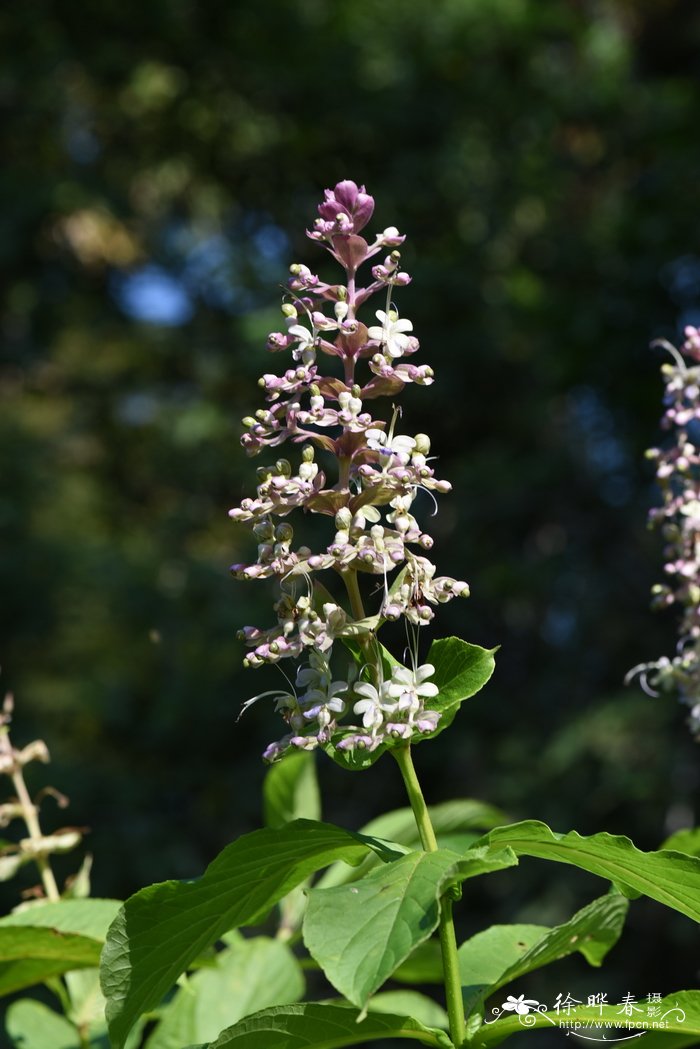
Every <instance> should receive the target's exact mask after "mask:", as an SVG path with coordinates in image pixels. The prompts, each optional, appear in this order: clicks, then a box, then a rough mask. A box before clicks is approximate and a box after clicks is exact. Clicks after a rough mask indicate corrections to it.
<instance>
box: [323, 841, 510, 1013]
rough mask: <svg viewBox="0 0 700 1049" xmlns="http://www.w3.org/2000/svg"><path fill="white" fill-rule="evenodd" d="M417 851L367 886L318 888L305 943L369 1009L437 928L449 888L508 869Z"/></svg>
mask: <svg viewBox="0 0 700 1049" xmlns="http://www.w3.org/2000/svg"><path fill="white" fill-rule="evenodd" d="M473 860H474V862H472V861H471V860H469V859H467V860H465V859H463V858H462V857H460V856H459V855H458V854H457V853H453V852H448V851H447V850H445V849H440V850H438V851H437V852H411V853H409V854H408V855H407V856H403V857H402V858H401V859H399V860H396V861H395V862H394V863H388V864H385V865H384V866H383V867H381V868H379V869H377V870H374V871H371V872H370V873H369V874H368V875H366V877H364V878H363V879H362V880H361V881H358V882H354V883H353V884H352V885H340V886H335V887H333V888H331V889H312V890H311V892H310V893H309V904H308V907H307V911H306V915H305V918H304V943H305V944H306V947H307V948H308V950H309V953H310V954H311V956H312V957H313V958H315V959H316V961H317V962H318V963H319V965H320V966H321V968H322V969H323V971H324V973H325V974H326V976H327V978H328V980H329V981H330V983H332V984H333V986H334V987H335V988H336V989H337V990H338V991H340V993H341V994H342V995H344V997H345V998H347V999H348V1000H349V1001H351V1002H352V1003H353V1004H354V1005H357V1006H358V1007H360V1008H363V1007H364V1006H365V1005H366V1004H367V1001H368V999H369V998H370V996H371V995H373V994H374V992H375V991H377V990H378V989H379V988H380V987H381V986H382V984H383V983H384V982H385V981H386V980H387V979H388V978H389V977H390V976H391V974H392V973H393V972H394V970H395V969H396V968H397V967H398V966H399V965H400V964H401V963H402V962H403V961H405V960H406V958H408V957H409V955H410V954H411V952H412V951H413V950H414V949H415V948H416V946H417V945H418V944H419V943H422V942H423V941H424V940H427V939H428V937H429V936H430V934H431V933H432V932H433V931H434V930H435V929H436V928H437V925H438V921H439V918H440V897H441V895H442V894H443V892H444V891H445V889H446V887H447V886H448V885H450V884H456V883H457V882H460V881H464V880H465V879H466V878H470V877H473V876H475V875H478V874H483V873H486V872H487V871H489V870H496V869H499V868H500V867H507V866H510V865H511V864H512V863H513V862H514V857H513V855H512V853H508V852H504V853H502V854H501V856H500V857H497V856H495V855H492V856H491V860H492V861H494V862H492V863H489V862H488V860H486V861H485V859H484V857H477V855H476V853H475V854H474V856H473Z"/></svg>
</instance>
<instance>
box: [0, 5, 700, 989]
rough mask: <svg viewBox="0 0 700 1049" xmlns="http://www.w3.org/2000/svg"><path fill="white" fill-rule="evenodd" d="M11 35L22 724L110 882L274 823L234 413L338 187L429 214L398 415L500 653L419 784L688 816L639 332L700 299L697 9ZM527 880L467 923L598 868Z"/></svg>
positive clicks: (339, 778) (474, 612) (196, 866)
mask: <svg viewBox="0 0 700 1049" xmlns="http://www.w3.org/2000/svg"><path fill="white" fill-rule="evenodd" d="M0 35H1V38H2V41H3V63H2V70H1V71H0V112H1V116H2V119H1V120H0V141H1V142H2V156H3V161H4V163H3V166H2V170H0V190H1V193H2V200H3V208H2V215H1V217H0V229H1V231H2V236H0V265H2V269H3V271H4V282H3V287H2V358H3V369H2V375H1V378H0V398H1V406H0V435H1V436H0V472H1V475H2V479H3V483H2V489H1V491H0V527H1V529H2V546H1V548H0V578H1V580H2V594H3V599H2V603H1V606H0V617H1V619H2V632H1V636H2V650H1V651H0V657H1V659H2V663H3V681H4V686H5V687H6V688H11V689H13V690H14V691H15V693H16V695H17V701H18V714H17V718H16V728H15V731H14V736H15V738H16V741H17V743H21V742H23V738H24V737H25V736H26V738H27V739H28V738H30V737H32V736H33V735H34V734H37V733H39V734H41V735H42V736H43V737H44V738H45V739H46V740H47V742H48V743H49V745H50V748H51V751H52V755H53V758H54V764H53V766H52V768H51V778H52V781H53V782H55V783H56V785H57V786H58V787H60V788H61V789H62V790H65V791H66V792H67V793H69V794H70V795H71V797H72V806H71V810H70V818H71V820H72V821H73V822H75V823H77V824H80V825H89V826H90V827H92V829H93V833H92V835H91V841H92V845H91V847H92V848H93V849H94V852H95V854H96V863H95V868H94V885H95V891H96V892H98V893H101V894H107V895H120V896H121V895H124V894H126V893H129V892H131V891H133V890H135V889H136V888H137V887H139V886H141V885H142V884H144V883H146V882H147V881H149V880H155V879H162V878H166V877H187V876H191V875H195V874H198V873H199V872H200V871H201V870H202V868H203V867H204V865H205V864H206V862H208V860H209V859H210V858H211V857H212V856H213V855H214V853H215V852H216V851H217V849H218V848H220V847H221V846H222V845H223V844H224V843H225V842H227V841H229V840H230V839H231V838H232V837H233V836H234V835H235V834H237V833H239V832H241V831H244V830H247V829H250V828H251V827H253V826H254V825H256V824H257V823H258V821H259V815H260V814H259V807H260V802H259V796H260V794H259V786H260V783H261V780H262V776H263V770H262V768H261V766H260V764H259V759H258V754H259V752H260V751H261V750H262V748H263V746H264V745H265V744H266V743H267V742H268V741H269V740H270V739H272V738H275V735H276V733H277V732H278V728H279V726H278V724H277V722H276V719H275V718H274V716H273V714H272V712H271V710H270V709H268V708H266V707H265V706H264V704H263V703H260V704H258V705H257V706H256V707H255V708H254V709H253V710H252V711H251V712H250V713H249V714H248V715H247V716H246V718H245V719H244V721H243V722H240V723H237V722H236V718H237V715H238V712H239V709H240V705H241V703H242V701H243V700H245V699H246V698H248V697H249V696H250V695H251V694H253V693H255V692H259V691H262V690H263V689H264V688H266V687H271V686H270V684H267V683H266V682H267V681H268V680H269V681H270V683H272V684H274V683H276V678H275V676H274V675H273V673H272V671H269V673H268V672H267V671H261V672H259V673H257V674H255V675H254V676H253V674H252V673H251V672H248V673H247V674H244V673H243V672H242V671H241V669H240V660H241V655H242V653H241V647H240V644H239V643H238V642H236V641H235V631H236V629H237V628H238V627H240V626H241V625H242V624H243V623H244V622H245V623H257V624H264V623H266V622H267V620H268V619H269V612H268V611H267V609H268V607H269V602H270V591H269V590H268V589H266V586H265V585H263V584H259V585H253V584H251V585H249V586H247V587H244V586H243V585H241V584H237V583H234V582H232V581H230V580H229V578H228V576H227V565H228V564H229V563H230V562H232V561H234V560H236V559H238V558H239V557H240V556H241V554H242V553H244V552H245V550H247V549H249V546H248V545H247V544H248V540H247V538H246V537H245V536H244V535H242V534H241V530H237V529H235V528H234V527H233V526H231V525H230V523H229V521H228V519H227V517H226V510H227V509H228V507H229V506H230V505H233V504H234V503H235V502H237V501H238V500H239V499H240V497H241V495H242V494H244V493H247V492H249V491H250V490H251V488H252V486H253V484H254V468H253V466H252V465H251V464H250V463H249V462H247V461H245V459H244V457H243V455H242V453H241V450H240V448H239V445H238V435H239V432H240V428H239V420H240V418H241V417H242V416H243V415H245V414H248V413H249V412H250V410H251V408H253V407H256V406H258V404H259V391H258V388H257V386H256V380H257V376H258V375H259V374H261V373H262V372H263V371H265V370H274V369H275V367H276V365H277V364H278V362H277V361H270V360H269V359H268V358H267V357H266V355H265V351H264V342H265V335H266V333H267V332H268V331H269V330H271V329H272V328H274V327H278V314H277V312H276V307H277V304H278V302H279V287H278V285H279V284H280V283H281V282H282V281H283V280H284V279H285V275H286V267H287V266H288V264H289V263H290V262H292V261H295V260H299V261H304V262H307V263H308V264H309V265H311V267H312V268H315V267H316V266H317V265H318V259H319V252H318V249H317V248H315V247H314V246H313V245H311V244H310V243H309V242H307V241H306V239H305V237H304V235H303V230H304V228H305V226H307V225H308V224H310V222H311V221H312V219H313V216H314V214H315V205H316V203H317V200H318V199H319V198H320V194H321V191H322V189H323V188H324V187H325V186H332V185H333V184H334V183H335V182H336V181H338V180H339V179H341V178H353V179H355V180H356V181H358V182H364V183H366V185H367V187H368V189H369V190H370V192H372V193H373V194H374V195H375V197H376V199H377V212H376V221H377V223H378V225H377V228H382V226H386V225H389V224H395V225H397V226H398V227H399V228H400V229H401V231H402V232H405V233H407V234H408V238H409V239H408V240H407V242H406V246H405V250H404V253H403V262H404V264H405V266H406V268H407V269H408V270H409V271H410V272H411V273H412V274H413V276H414V283H413V285H412V286H411V288H409V289H408V290H406V291H402V292H401V293H400V299H399V304H400V308H401V310H402V312H406V313H408V315H410V316H411V318H412V319H413V321H414V325H415V330H416V333H417V334H418V336H419V338H420V339H421V342H422V351H421V360H422V361H426V362H429V363H430V364H431V365H433V366H434V368H435V371H436V375H437V381H436V383H435V385H434V386H433V387H431V388H430V389H428V390H424V389H421V390H411V391H409V393H408V394H407V396H406V397H405V399H404V408H405V417H404V418H405V425H406V427H407V430H408V432H418V431H421V430H422V431H428V432H429V433H430V434H431V436H432V438H433V448H434V449H435V451H436V452H437V454H439V456H440V470H439V473H440V476H445V477H448V478H449V479H451V480H452V482H453V484H454V488H455V491H454V494H453V495H452V496H451V497H450V498H447V499H444V500H442V505H441V511H440V515H439V516H438V517H437V518H435V520H434V522H433V523H434V531H435V536H436V560H437V562H438V565H439V566H441V568H442V569H443V570H445V571H449V573H450V574H454V575H455V576H457V577H462V578H466V579H467V580H469V582H470V584H471V587H472V593H473V596H472V598H471V599H470V600H469V602H454V603H453V605H450V606H449V607H447V608H446V609H445V610H444V612H443V614H442V615H441V616H440V617H439V618H438V621H437V624H436V626H437V632H438V633H439V634H449V633H452V632H454V633H458V634H459V635H460V636H463V637H465V638H466V639H468V640H469V641H472V642H475V643H480V644H484V645H489V646H492V645H495V644H499V643H500V644H501V645H502V648H501V651H500V653H499V660H498V666H497V671H496V675H495V677H494V679H493V681H492V683H491V684H490V685H489V687H488V689H487V690H486V691H485V692H484V693H483V694H482V695H480V696H478V697H477V698H476V699H475V700H474V701H473V702H472V704H471V705H468V706H467V707H465V709H464V711H463V712H462V713H461V715H460V717H459V719H458V721H457V722H456V724H455V726H454V727H453V728H452V730H451V731H450V732H449V733H446V734H444V735H443V736H442V737H441V739H440V741H439V742H438V743H436V744H435V745H434V746H433V747H426V748H421V749H420V752H419V764H420V766H421V768H422V770H423V773H424V776H425V780H426V790H427V793H428V794H429V796H430V797H431V799H432V800H434V801H439V800H443V799H446V798H450V797H454V796H458V795H463V794H469V795H473V796H477V797H483V798H485V799H487V800H489V801H490V802H492V803H494V804H497V805H500V806H502V807H505V808H506V809H507V810H509V811H510V812H511V813H512V814H513V816H514V817H520V816H533V817H538V818H542V819H545V820H548V821H549V822H551V823H553V824H554V826H555V827H557V828H560V829H562V830H566V829H569V828H570V827H576V828H577V829H579V830H580V831H581V832H582V833H589V832H592V831H594V830H601V829H608V830H611V831H615V832H621V833H628V834H631V835H632V836H633V837H634V838H635V840H636V841H637V843H638V844H639V845H640V846H641V847H646V848H653V847H654V846H655V845H656V844H657V843H658V842H659V841H661V840H662V839H663V837H664V836H665V835H666V833H668V832H670V831H671V830H673V829H676V828H677V827H678V826H680V825H684V824H688V823H691V822H693V819H694V816H695V805H696V795H697V789H698V755H697V749H696V747H695V745H693V744H692V743H691V741H690V740H689V739H688V738H687V734H686V731H685V728H684V726H683V717H682V712H681V711H680V710H679V709H677V708H674V706H673V705H672V704H669V703H668V702H667V701H661V700H659V701H652V700H650V699H648V698H647V697H645V696H643V695H640V694H639V693H638V692H637V691H635V690H634V689H630V690H629V691H627V692H624V691H623V690H622V686H621V682H622V678H623V676H624V674H625V672H626V671H627V669H628V668H629V667H630V666H631V665H633V664H634V663H637V662H640V661H643V660H645V659H649V658H655V657H657V656H658V655H660V654H661V653H662V652H664V651H668V650H669V649H670V647H671V646H672V645H673V643H674V641H673V622H672V618H669V619H667V620H662V619H658V618H657V619H654V618H653V617H652V616H651V614H650V613H649V611H648V591H649V587H650V585H651V583H652V582H653V581H654V580H655V579H656V578H658V577H659V574H660V571H661V550H660V547H661V543H660V540H659V538H658V537H653V536H652V537H649V536H648V535H647V534H646V533H645V528H644V518H645V512H646V509H647V507H648V506H649V505H650V503H651V502H652V501H653V500H654V498H655V493H654V489H653V486H652V481H651V472H650V471H649V470H648V469H647V468H646V467H645V465H644V462H643V456H642V453H643V449H644V448H645V447H646V446H647V445H649V444H651V443H653V442H654V441H655V440H656V439H657V426H658V417H659V414H660V411H659V397H660V393H661V384H660V382H659V379H658V374H657V369H658V366H659V364H660V362H661V358H660V356H659V354H658V353H656V354H655V353H652V352H650V351H649V350H648V349H647V346H648V343H649V341H650V339H651V338H652V337H654V336H657V335H666V336H668V337H671V338H675V337H676V335H677V333H678V327H679V325H680V324H682V323H683V321H684V320H688V319H692V317H693V311H695V314H694V316H695V320H696V321H697V318H698V311H700V257H699V256H698V255H697V254H695V253H696V252H698V249H697V238H698V215H697V172H698V161H699V159H700V157H699V153H700V140H699V139H698V135H697V127H698V123H699V120H700V95H699V94H698V91H697V81H698V73H699V71H700V57H699V56H700V51H699V50H698V45H700V10H698V8H697V5H696V4H694V3H693V2H692V0H685V2H684V0H655V2H652V0H646V2H642V0H640V2H633V0H616V2H613V0H608V2H606V0H574V2H569V0H552V2H550V3H539V2H537V0H524V2H522V3H514V2H512V0H440V2H435V0H409V2H406V0H402V2H399V0H384V2H383V3H381V4H379V3H377V2H374V0H354V2H353V3H352V4H342V5H341V4H333V3H324V2H323V0H295V2H294V3H289V2H286V0H268V3H266V4H265V5H262V4H256V3H251V2H246V0H240V2H238V3H234V4H231V3H225V2H223V0H204V2H202V3H194V2H193V0H167V2H166V0H152V2H151V3H149V4H135V3H133V2H131V0H121V2H120V3H118V4H117V3H116V2H114V0H105V2H103V3H101V4H99V5H88V6H87V7H86V6H85V5H75V4H69V3H67V2H65V0H36V2H35V3H33V4H30V5H12V7H11V8H9V7H8V8H7V9H6V10H4V11H3V12H2V13H0ZM425 509H426V513H427V512H428V507H427V504H426V508H425ZM457 606H459V607H457ZM266 674H268V676H267V677H266ZM40 775H41V773H39V774H37V776H40ZM321 780H322V789H323V795H324V801H325V812H326V815H327V816H328V817H330V818H335V819H337V820H338V821H341V822H344V823H345V824H346V825H349V826H357V825H359V824H361V823H362V822H365V821H366V820H367V819H369V818H370V817H372V816H374V815H376V813H377V811H378V808H377V806H378V805H379V804H380V803H381V804H382V807H383V806H384V803H386V802H389V803H392V802H393V803H395V804H396V805H400V804H403V801H402V799H401V792H400V784H399V778H398V774H397V771H396V770H395V769H394V768H393V767H392V766H391V765H390V764H388V763H385V762H382V764H381V766H379V767H377V768H375V769H373V770H372V771H371V772H369V773H368V774H366V775H363V776H357V777H354V778H351V779H350V780H348V777H347V774H343V773H342V772H340V771H339V770H337V769H333V768H332V767H331V766H330V763H327V762H326V763H323V765H322V767H321ZM42 782H43V781H42ZM380 783H381V789H378V787H379V784H380ZM40 785H41V783H40V782H39V779H38V778H37V782H36V786H37V789H38V787H39V786H40ZM46 804H47V823H50V822H51V819H52V818H53V813H48V806H49V805H50V802H47V803H46ZM55 819H56V821H57V822H60V821H61V820H62V819H64V817H63V816H59V815H56V817H55ZM67 869H69V868H67ZM525 869H527V870H530V868H529V867H527V868H526V867H525V866H524V867H523V870H525ZM540 873H541V872H540V870H539V868H538V867H536V866H533V868H532V873H531V877H530V880H529V881H528V880H527V879H526V880H525V881H519V883H518V884H519V888H518V890H517V891H518V896H517V897H514V896H513V895H512V892H513V890H512V884H513V883H512V880H511V876H510V875H509V874H503V875H499V876H498V877H495V878H494V879H493V882H490V886H491V885H495V888H490V887H489V888H488V890H484V891H488V892H489V893H490V894H491V895H489V896H488V897H486V898H484V899H483V900H481V901H480V902H479V907H480V909H481V918H480V920H479V922H477V923H476V924H477V927H478V926H479V925H481V924H483V923H484V921H485V919H486V918H487V917H488V916H490V917H491V918H493V917H494V916H495V917H497V918H499V920H501V921H503V920H509V919H516V918H517V917H518V916H522V915H523V914H525V915H526V917H525V919H524V920H532V914H531V912H530V910H528V908H532V907H533V906H534V904H533V898H534V899H535V901H539V903H538V906H539V907H540V910H542V907H544V910H545V911H547V908H549V910H550V911H551V917H552V920H557V919H559V918H561V917H565V914H562V913H561V912H562V911H563V910H565V909H566V907H568V906H569V904H570V903H571V902H572V898H571V894H572V893H574V894H575V891H576V887H577V886H578V884H579V883H578V882H576V881H575V880H574V881H573V882H571V883H569V882H562V885H561V887H560V892H559V895H558V896H556V897H553V896H552V895H551V894H550V895H548V896H545V897H542V896H541V895H540V896H538V895H537V894H538V893H541V892H542V891H543V890H542V887H541V886H540V884H539V882H538V880H537V878H538V877H539V875H540ZM569 885H571V886H574V888H567V886H569ZM478 891H481V890H478ZM567 894H568V895H567ZM576 902H580V901H579V900H578V898H577V900H576ZM639 906H640V908H641V907H642V905H639ZM639 913H640V914H642V913H644V914H645V915H646V919H647V921H648V922H651V924H652V925H654V927H655V930H656V931H657V932H658V934H659V935H661V936H663V935H666V936H671V935H672V933H671V931H669V929H670V927H669V926H668V924H667V922H666V919H664V920H663V921H661V920H660V919H657V918H656V911H654V910H653V905H649V909H648V912H642V911H641V910H640V911H639ZM482 918H483V919H484V921H482ZM520 920H523V918H522V917H520ZM537 920H546V918H545V917H542V918H538V919H537ZM470 921H471V922H472V924H474V922H473V921H472V919H470ZM640 928H641V926H640ZM465 931H469V932H471V931H475V929H473V928H471V927H470V928H469V929H468V930H465ZM635 935H636V936H637V938H636V939H635ZM673 935H675V936H677V937H681V940H682V937H683V935H685V934H684V933H683V932H678V933H673ZM631 936H632V954H631V955H630V956H629V957H633V958H634V959H635V963H634V964H635V965H636V966H638V967H639V968H638V972H639V973H647V972H653V964H654V962H653V959H654V941H653V938H652V937H648V936H646V935H643V934H642V933H641V932H639V931H638V932H637V934H635V932H634V923H633V927H632V933H631ZM676 942H681V941H680V940H677V941H676ZM683 951H684V949H680V953H679V959H680V960H679V965H678V971H679V973H680V974H681V977H680V978H681V979H685V980H686V982H687V972H688V965H687V963H688V954H687V953H686V954H684V953H683ZM621 964H622V965H624V960H623V962H622V963H621ZM695 964H697V963H696V962H695ZM622 971H623V972H624V973H626V975H627V977H630V976H631V973H630V969H629V968H628V969H627V970H625V969H624V968H623V969H622ZM668 976H669V981H670V983H669V985H668V987H667V986H664V987H658V988H657V987H651V986H650V987H646V986H645V987H642V986H641V985H637V986H636V990H637V991H639V993H646V991H647V990H654V991H656V990H660V991H666V990H671V989H675V985H674V981H673V978H672V977H673V974H672V973H671V972H670V971H669V974H668ZM640 981H641V978H640ZM560 989H562V990H563V988H560ZM595 989H596V990H602V989H603V988H602V987H597V988H595ZM605 989H607V986H606V988H605ZM626 989H627V990H629V988H626ZM611 990H613V988H612V987H611ZM624 990H625V988H623V991H624ZM538 994H539V996H540V997H542V995H543V991H542V987H541V985H540V987H539V989H538Z"/></svg>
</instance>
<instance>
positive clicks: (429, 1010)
mask: <svg viewBox="0 0 700 1049" xmlns="http://www.w3.org/2000/svg"><path fill="white" fill-rule="evenodd" d="M367 1011H368V1012H370V1013H393V1015H394V1016H412V1017H413V1019H414V1020H420V1022H421V1023H422V1024H425V1026H426V1027H439V1028H441V1030H444V1031H446V1030H447V1029H448V1028H449V1025H450V1020H449V1017H448V1015H447V1013H446V1012H445V1010H444V1009H443V1007H442V1006H441V1005H440V1004H439V1002H435V1001H433V999H432V998H428V996H427V995H425V994H419V993H418V991H382V992H381V993H380V994H375V995H374V997H372V998H370V1000H369V1002H368V1003H367Z"/></svg>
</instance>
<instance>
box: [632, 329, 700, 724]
mask: <svg viewBox="0 0 700 1049" xmlns="http://www.w3.org/2000/svg"><path fill="white" fill-rule="evenodd" d="M684 334H685V341H684V342H683V344H682V346H681V347H680V351H679V350H678V349H676V347H675V346H672V345H671V344H670V343H668V342H666V341H665V340H660V341H658V342H655V343H654V344H653V345H655V346H659V345H660V346H662V347H663V348H664V349H665V350H667V351H668V353H669V354H670V356H671V360H670V361H666V362H665V363H664V364H663V365H662V367H661V374H662V377H663V380H664V385H665V392H664V414H663V418H662V421H661V425H662V428H663V429H664V430H666V431H668V432H669V433H670V440H669V441H668V442H666V443H665V445H664V447H662V448H650V449H649V450H648V451H647V453H646V454H647V458H649V459H651V460H653V461H654V462H655V463H656V478H657V481H658V485H659V488H660V490H661V496H662V504H661V505H660V506H657V507H654V508H653V509H652V510H651V511H650V513H649V524H650V526H651V527H657V528H660V529H661V534H662V536H663V538H664V540H665V543H666V545H665V547H664V560H665V563H664V571H665V573H666V576H667V581H666V582H664V583H658V584H657V585H656V586H654V587H653V588H652V595H653V599H652V605H653V607H655V608H667V607H669V606H671V605H678V606H680V608H681V610H682V612H681V617H680V622H679V635H680V636H679V641H678V645H677V649H676V654H675V655H674V656H673V657H672V658H669V657H668V656H662V657H661V658H660V659H657V660H656V661H655V662H650V663H640V664H639V666H636V667H634V668H633V669H632V670H631V671H630V672H629V674H628V675H627V678H626V680H627V681H629V680H631V679H632V678H634V677H636V676H639V678H640V681H641V684H642V687H643V688H644V689H645V691H647V692H649V693H650V694H651V695H658V694H659V693H661V692H666V693H675V694H677V695H678V697H679V698H680V699H681V701H682V702H683V703H685V704H687V705H688V706H689V707H690V716H689V718H688V724H689V726H690V729H691V732H692V733H693V735H694V736H695V738H696V739H698V740H700V330H698V328H694V327H687V328H686V329H685V332H684Z"/></svg>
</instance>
